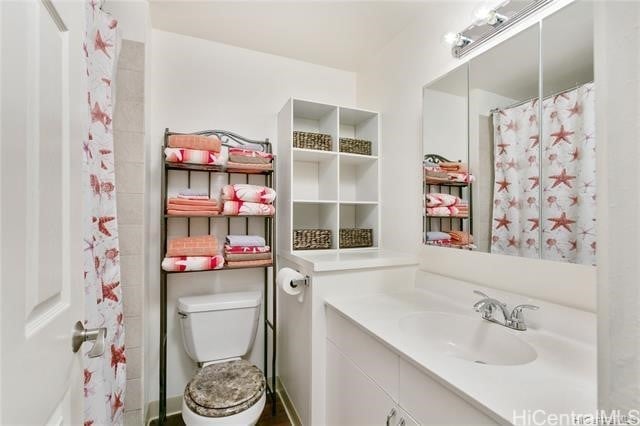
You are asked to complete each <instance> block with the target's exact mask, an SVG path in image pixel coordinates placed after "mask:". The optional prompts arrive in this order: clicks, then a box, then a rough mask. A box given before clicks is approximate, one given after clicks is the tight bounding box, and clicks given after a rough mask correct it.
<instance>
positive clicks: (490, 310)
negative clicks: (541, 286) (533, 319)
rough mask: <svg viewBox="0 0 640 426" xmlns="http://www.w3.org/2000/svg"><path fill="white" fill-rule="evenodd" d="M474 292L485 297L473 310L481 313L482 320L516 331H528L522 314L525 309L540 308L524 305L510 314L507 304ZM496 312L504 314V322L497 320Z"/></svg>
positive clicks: (517, 307) (476, 291) (479, 292)
mask: <svg viewBox="0 0 640 426" xmlns="http://www.w3.org/2000/svg"><path fill="white" fill-rule="evenodd" d="M473 292H474V293H475V294H477V295H478V296H482V297H483V299H482V300H480V301H478V302H477V303H475V304H474V305H473V309H474V310H475V311H476V312H480V313H481V315H482V319H485V320H487V321H491V322H495V323H496V324H500V325H503V326H505V327H509V328H512V329H514V330H520V331H524V330H526V329H527V324H526V323H525V321H524V315H523V313H522V310H523V309H531V310H536V309H539V308H540V307H539V306H536V305H527V304H524V305H518V306H516V307H515V308H513V311H511V313H509V309H508V308H507V305H506V303H502V302H501V301H499V300H497V299H494V298H492V297H489V296H487V295H486V294H484V293H483V292H481V291H478V290H474V291H473ZM496 310H500V311H501V312H502V318H503V320H504V321H503V322H500V321H498V320H497V319H496V318H495V316H494V314H495V311H496Z"/></svg>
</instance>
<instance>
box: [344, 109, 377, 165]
mask: <svg viewBox="0 0 640 426" xmlns="http://www.w3.org/2000/svg"><path fill="white" fill-rule="evenodd" d="M378 120H379V114H378V113H376V112H371V111H363V110H358V109H353V108H343V107H340V111H339V123H340V127H339V130H340V137H341V138H355V139H364V140H368V141H370V142H371V155H372V156H377V155H378V136H379V131H378V130H379V129H378V127H379V123H378ZM338 150H340V148H339V146H338Z"/></svg>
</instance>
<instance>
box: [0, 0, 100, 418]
mask: <svg viewBox="0 0 640 426" xmlns="http://www.w3.org/2000/svg"><path fill="white" fill-rule="evenodd" d="M83 36H84V1H79V0H76V1H61V0H15V1H6V0H0V46H1V56H0V93H1V95H2V98H1V99H2V102H1V105H0V106H1V109H0V111H1V113H0V239H1V245H0V297H1V300H0V303H1V305H0V309H1V314H0V330H1V335H0V376H1V377H2V380H1V387H0V424H3V425H14V424H28V425H41V424H56V425H58V424H82V408H83V406H82V404H83V383H82V361H81V355H80V352H78V353H76V354H74V353H73V352H72V350H71V331H72V327H73V325H74V323H75V322H76V321H77V320H82V319H83V313H84V305H83V297H84V293H83V276H82V270H83V269H82V249H83V247H82V225H81V220H80V219H81V217H80V214H81V199H82V198H81V193H80V188H81V187H80V179H81V170H82V167H81V159H82V157H81V153H82V149H81V146H82V145H81V142H82V135H83V129H84V122H83V121H84V120H83V119H84V117H85V116H86V110H87V104H86V87H85V86H86V78H85V74H84V73H85V71H84V70H85V66H84V61H83V56H82V39H83ZM85 344H90V343H85Z"/></svg>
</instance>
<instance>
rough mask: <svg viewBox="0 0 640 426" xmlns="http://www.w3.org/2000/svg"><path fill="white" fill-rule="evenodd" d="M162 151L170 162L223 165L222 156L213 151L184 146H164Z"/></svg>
mask: <svg viewBox="0 0 640 426" xmlns="http://www.w3.org/2000/svg"><path fill="white" fill-rule="evenodd" d="M164 153H165V155H166V158H167V161H168V162H170V163H187V164H202V165H208V166H224V165H226V163H227V161H226V158H224V156H222V155H219V153H216V152H214V151H202V150H197V149H186V148H165V149H164Z"/></svg>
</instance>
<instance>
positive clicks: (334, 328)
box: [326, 307, 497, 426]
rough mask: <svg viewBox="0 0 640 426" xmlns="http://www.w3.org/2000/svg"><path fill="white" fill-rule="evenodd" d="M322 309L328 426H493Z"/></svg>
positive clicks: (353, 326)
mask: <svg viewBox="0 0 640 426" xmlns="http://www.w3.org/2000/svg"><path fill="white" fill-rule="evenodd" d="M326 309H327V364H326V367H327V369H326V374H327V387H326V389H327V393H326V402H327V404H326V410H327V412H326V420H327V424H330V425H371V424H388V425H394V426H395V425H400V424H403V425H407V426H409V425H418V424H423V425H428V424H434V425H436V424H437V425H444V424H474V425H475V424H497V422H496V421H495V420H494V419H492V418H491V417H489V416H487V415H486V414H485V413H483V412H482V411H480V410H479V409H477V408H476V407H474V406H473V405H471V404H470V403H469V402H467V401H466V400H464V399H463V398H461V397H460V396H458V395H457V394H455V393H454V392H452V391H451V390H449V389H447V388H446V387H445V386H443V385H442V384H440V383H438V382H437V381H436V380H434V379H433V378H431V377H429V376H428V375H427V374H425V373H424V372H422V371H420V370H419V369H418V368H416V367H415V366H413V365H412V364H411V363H410V362H408V361H407V360H405V359H404V358H402V357H400V356H399V355H398V354H397V353H395V352H394V351H393V350H392V349H390V348H389V347H387V346H385V345H384V344H383V343H381V342H380V341H378V340H377V339H375V338H374V337H373V336H371V335H370V334H368V333H367V332H366V331H365V330H363V329H362V328H360V327H359V326H358V325H356V324H355V323H353V322H352V321H351V320H349V319H347V318H345V317H344V316H342V315H341V314H340V313H338V312H337V311H335V310H334V309H332V308H331V307H327V308H326ZM392 413H394V414H393V415H390V414H392ZM387 417H389V420H388V421H387ZM385 422H386V423H385Z"/></svg>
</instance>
